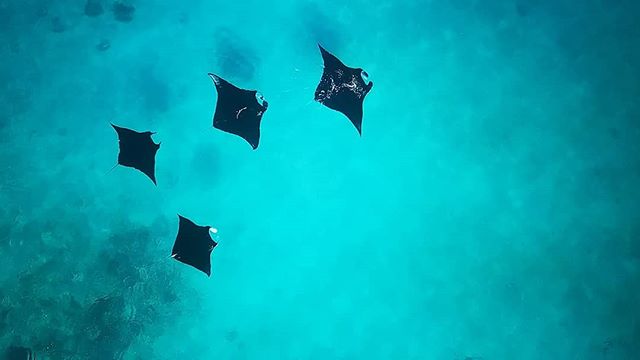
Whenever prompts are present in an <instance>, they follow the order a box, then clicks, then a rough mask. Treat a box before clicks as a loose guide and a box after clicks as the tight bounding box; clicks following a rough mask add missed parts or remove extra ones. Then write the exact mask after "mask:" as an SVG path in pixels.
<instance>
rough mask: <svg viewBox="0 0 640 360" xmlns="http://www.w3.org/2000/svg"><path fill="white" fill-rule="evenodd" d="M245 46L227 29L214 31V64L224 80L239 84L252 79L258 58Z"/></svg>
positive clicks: (244, 43) (241, 40) (240, 39)
mask: <svg viewBox="0 0 640 360" xmlns="http://www.w3.org/2000/svg"><path fill="white" fill-rule="evenodd" d="M246 44H247V42H246V41H245V40H244V39H242V38H240V37H239V36H238V35H237V34H235V33H234V32H232V31H231V30H229V29H219V30H218V31H216V39H215V54H216V57H215V58H216V64H217V67H218V69H220V73H221V74H225V77H226V78H228V79H231V80H235V81H241V82H247V81H249V80H252V79H253V78H254V76H255V73H256V67H257V63H258V58H257V56H256V55H255V52H254V51H253V50H252V49H251V48H250V47H249V46H248V45H246Z"/></svg>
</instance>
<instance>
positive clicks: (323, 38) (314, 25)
mask: <svg viewBox="0 0 640 360" xmlns="http://www.w3.org/2000/svg"><path fill="white" fill-rule="evenodd" d="M297 12H298V18H299V19H301V21H302V23H301V26H302V33H303V34H305V35H306V36H307V38H306V39H305V41H306V40H311V42H313V43H316V44H321V45H322V46H324V47H326V48H329V49H331V50H332V51H334V52H339V51H340V49H341V48H342V45H343V40H342V37H341V36H340V29H341V28H342V27H341V26H340V24H339V23H337V22H336V21H335V20H334V19H333V18H331V17H330V16H328V15H327V13H326V12H325V11H324V10H323V9H322V8H321V7H320V5H318V4H317V3H312V2H307V3H304V4H302V5H300V8H299V9H298V10H297ZM295 36H299V35H297V34H296V35H295ZM305 47H306V44H305Z"/></svg>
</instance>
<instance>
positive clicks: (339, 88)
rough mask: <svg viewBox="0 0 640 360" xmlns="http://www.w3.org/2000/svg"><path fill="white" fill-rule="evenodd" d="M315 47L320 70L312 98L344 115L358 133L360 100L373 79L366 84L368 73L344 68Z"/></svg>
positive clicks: (360, 110)
mask: <svg viewBox="0 0 640 360" xmlns="http://www.w3.org/2000/svg"><path fill="white" fill-rule="evenodd" d="M318 47H319V48H320V53H321V54H322V60H323V61H324V71H323V73H322V78H320V84H318V87H317V88H316V93H315V100H316V101H317V102H319V103H321V104H323V105H325V106H326V107H328V108H330V109H333V110H336V111H339V112H341V113H343V114H344V115H346V116H347V118H349V120H351V122H352V123H353V125H354V126H355V127H356V129H357V130H358V134H360V135H362V103H363V102H364V98H365V96H367V94H368V93H369V91H370V90H371V88H372V87H373V82H368V83H367V80H366V78H367V77H368V76H369V75H368V74H367V72H366V71H364V70H363V69H361V68H351V67H348V66H346V65H345V64H343V63H342V61H340V60H339V59H338V58H337V57H335V56H334V55H333V54H331V53H329V52H328V51H327V50H325V49H324V48H323V47H322V46H320V45H318Z"/></svg>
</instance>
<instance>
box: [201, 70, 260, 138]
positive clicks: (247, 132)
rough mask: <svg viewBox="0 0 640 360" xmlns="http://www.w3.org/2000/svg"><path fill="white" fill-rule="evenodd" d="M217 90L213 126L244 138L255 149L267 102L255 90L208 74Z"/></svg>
mask: <svg viewBox="0 0 640 360" xmlns="http://www.w3.org/2000/svg"><path fill="white" fill-rule="evenodd" d="M209 76H210V77H211V79H212V80H213V83H214V84H215V86H216V91H217V92H218V101H217V103H216V110H215V113H214V115H213V127H214V128H216V129H219V130H222V131H224V132H228V133H231V134H235V135H238V136H240V137H241V138H243V139H245V140H246V141H247V142H248V143H249V144H250V145H251V147H252V148H253V149H254V150H255V149H257V148H258V144H259V142H260V121H261V120H262V115H263V114H264V113H265V111H267V107H268V106H269V104H268V103H267V101H266V100H265V99H264V97H263V96H262V95H261V94H260V93H259V92H258V91H256V90H245V89H240V88H239V87H236V86H235V85H233V84H231V83H229V82H228V81H226V80H224V79H223V78H221V77H219V76H217V75H214V74H209Z"/></svg>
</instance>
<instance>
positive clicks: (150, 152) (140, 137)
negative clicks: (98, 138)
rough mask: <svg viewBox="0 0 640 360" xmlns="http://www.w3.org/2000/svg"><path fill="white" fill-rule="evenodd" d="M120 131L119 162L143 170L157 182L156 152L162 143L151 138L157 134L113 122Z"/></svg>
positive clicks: (117, 130) (118, 131)
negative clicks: (127, 127) (157, 142)
mask: <svg viewBox="0 0 640 360" xmlns="http://www.w3.org/2000/svg"><path fill="white" fill-rule="evenodd" d="M111 126H113V128H114V129H115V130H116V132H117V133H118V141H119V144H120V153H119V154H118V164H117V165H122V166H126V167H131V168H134V169H137V170H140V171H142V173H144V174H145V175H147V176H148V177H149V179H151V181H153V183H154V184H156V185H157V183H156V174H155V171H156V152H157V151H158V149H159V148H160V144H156V143H154V142H153V139H151V135H153V134H155V133H153V132H151V131H145V132H137V131H134V130H131V129H126V128H123V127H120V126H116V125H113V124H111Z"/></svg>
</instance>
